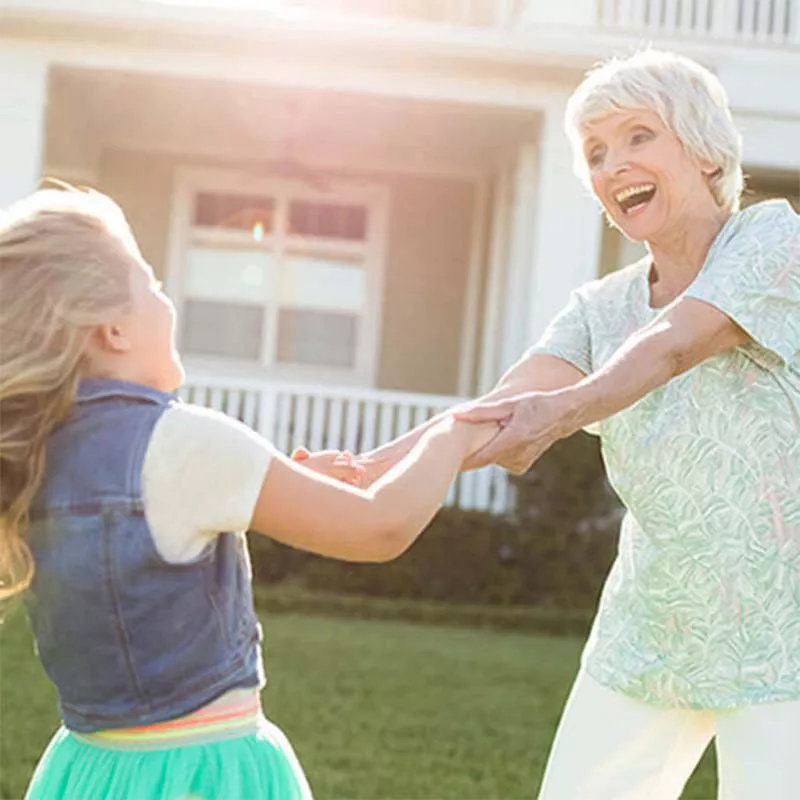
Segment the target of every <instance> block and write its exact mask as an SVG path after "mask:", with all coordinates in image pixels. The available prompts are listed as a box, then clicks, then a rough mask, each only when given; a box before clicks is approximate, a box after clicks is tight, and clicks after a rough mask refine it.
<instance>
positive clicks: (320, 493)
mask: <svg viewBox="0 0 800 800" xmlns="http://www.w3.org/2000/svg"><path fill="white" fill-rule="evenodd" d="M496 433H497V426H496V425H494V424H490V425H482V426H471V425H470V424H468V423H462V422H455V421H454V420H453V419H452V418H451V417H449V418H447V419H445V420H442V421H440V422H439V423H437V424H435V425H433V426H432V427H430V428H429V429H428V430H426V431H425V432H424V433H423V434H422V435H421V436H420V437H419V438H418V441H417V442H416V444H415V445H414V446H413V448H412V449H411V450H410V452H409V453H408V454H407V455H406V456H405V457H404V458H402V459H401V460H400V461H399V462H398V463H397V464H396V465H395V466H394V467H393V468H392V469H390V470H389V471H388V472H387V473H386V474H385V475H383V477H381V478H380V479H379V480H378V481H376V482H375V483H374V484H373V485H372V486H371V487H370V488H369V489H358V488H355V487H352V486H348V485H346V484H343V483H340V482H338V481H335V480H333V479H332V478H329V477H327V476H325V475H321V474H316V473H313V472H311V471H309V470H307V469H304V468H303V467H301V466H298V465H297V464H295V463H293V462H292V461H291V460H290V459H288V458H285V457H284V456H282V455H280V454H276V455H275V457H274V459H273V461H272V463H271V464H270V466H269V469H268V470H267V474H266V477H265V478H264V482H263V485H262V487H261V492H260V494H259V497H258V501H257V502H256V507H255V511H254V513H253V519H252V524H251V529H252V530H255V531H257V532H259V533H263V534H266V535H268V536H270V537H272V538H273V539H275V540H277V541H279V542H283V543H284V544H288V545H291V546H292V547H296V548H298V549H301V550H308V551H309V552H312V553H317V554H318V555H322V556H328V557H331V558H339V559H343V560H345V561H389V560H391V559H393V558H396V557H397V556H399V555H400V554H401V553H402V552H404V551H405V550H406V549H407V548H408V547H409V546H410V545H411V544H412V542H413V541H414V540H415V539H416V538H417V536H419V534H420V533H421V532H422V531H423V530H424V529H425V527H426V526H427V524H428V523H429V522H430V520H431V519H432V517H433V516H434V514H435V513H436V512H437V511H438V510H439V508H440V507H441V505H442V503H443V502H444V500H445V497H446V496H447V491H448V489H449V487H450V484H451V483H452V481H453V479H454V478H455V477H456V475H457V474H458V471H459V469H460V467H461V464H462V462H463V461H464V459H465V458H466V457H467V456H468V455H469V454H470V453H472V452H474V451H475V450H478V449H480V448H481V447H483V446H484V445H485V444H487V443H488V442H489V441H490V440H491V439H492V437H493V436H495V434H496Z"/></svg>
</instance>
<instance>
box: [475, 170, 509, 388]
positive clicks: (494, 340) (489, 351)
mask: <svg viewBox="0 0 800 800" xmlns="http://www.w3.org/2000/svg"><path fill="white" fill-rule="evenodd" d="M510 210H511V187H510V168H509V167H507V166H506V167H503V168H502V169H501V170H500V171H499V172H498V173H497V175H496V176H495V180H494V187H493V191H492V220H491V231H490V247H489V265H488V274H487V280H486V291H485V293H484V312H483V342H482V346H481V358H480V366H479V370H478V392H480V393H483V392H487V391H488V390H489V389H491V387H492V386H493V385H494V384H495V383H496V382H497V380H498V379H499V377H500V374H499V369H498V359H499V352H500V336H501V332H502V331H501V314H503V313H504V309H503V308H502V302H503V298H504V296H505V283H506V272H507V263H508V239H509V229H510Z"/></svg>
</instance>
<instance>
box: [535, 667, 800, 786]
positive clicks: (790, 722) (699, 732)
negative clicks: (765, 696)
mask: <svg viewBox="0 0 800 800" xmlns="http://www.w3.org/2000/svg"><path fill="white" fill-rule="evenodd" d="M714 737H716V748H717V770H718V773H719V795H718V797H719V800H797V798H800V701H791V702H785V703H769V704H763V705H754V706H745V707H742V708H736V709H733V710H730V711H692V710H684V709H670V708H659V707H657V706H651V705H648V704H646V703H641V702H639V701H638V700H633V699H631V698H629V697H626V696H625V695H622V694H619V693H617V692H614V691H612V690H610V689H607V688H606V687H604V686H602V685H601V684H599V683H597V681H595V680H593V679H592V678H590V677H589V676H588V675H586V674H585V673H584V672H581V673H580V674H579V675H578V679H577V680H576V681H575V685H574V686H573V688H572V692H571V694H570V697H569V700H568V701H567V705H566V708H565V709H564V714H563V716H562V718H561V722H560V723H559V726H558V732H557V733H556V738H555V741H554V742H553V748H552V750H551V752H550V759H549V761H548V764H547V769H546V771H545V776H544V781H543V782H542V787H541V790H540V794H539V800H676V798H679V797H680V794H681V791H682V790H683V787H684V784H685V783H686V781H687V780H688V779H689V777H690V776H691V774H692V772H693V771H694V768H695V766H697V762H698V761H699V760H700V757H701V756H702V755H703V751H704V750H705V749H706V747H707V746H708V743H709V742H710V741H711V739H712V738H714Z"/></svg>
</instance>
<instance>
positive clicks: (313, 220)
mask: <svg viewBox="0 0 800 800" xmlns="http://www.w3.org/2000/svg"><path fill="white" fill-rule="evenodd" d="M289 233H292V234H297V235H299V236H317V237H325V238H331V239H346V240H348V241H351V242H363V241H364V240H365V239H366V238H367V209H366V208H364V206H347V205H339V204H335V203H308V202H300V201H298V202H294V203H292V204H291V207H290V208H289Z"/></svg>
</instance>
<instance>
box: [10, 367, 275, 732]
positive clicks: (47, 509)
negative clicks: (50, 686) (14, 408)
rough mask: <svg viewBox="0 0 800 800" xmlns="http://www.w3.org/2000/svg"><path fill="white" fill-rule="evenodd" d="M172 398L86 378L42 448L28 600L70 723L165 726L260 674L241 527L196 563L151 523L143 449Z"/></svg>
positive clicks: (42, 654)
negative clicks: (178, 560) (171, 553)
mask: <svg viewBox="0 0 800 800" xmlns="http://www.w3.org/2000/svg"><path fill="white" fill-rule="evenodd" d="M177 402H180V401H178V400H177V399H176V398H175V397H173V396H172V395H169V394H164V393H162V392H158V391H156V390H154V389H150V388H148V387H146V386H141V385H138V384H134V383H127V382H124V381H116V380H105V379H93V380H88V381H84V382H83V383H82V384H81V385H80V388H79V390H78V398H77V405H76V409H75V413H74V414H73V416H72V417H71V418H70V419H69V421H68V422H67V423H66V424H65V425H63V426H62V427H60V428H58V429H57V430H56V431H55V433H54V434H53V435H52V437H51V438H50V441H49V442H48V445H47V462H46V468H45V478H44V482H43V485H42V487H41V489H40V491H39V492H38V494H37V496H36V498H35V500H34V503H33V505H32V508H31V526H30V530H29V536H28V541H29V544H30V547H31V550H32V552H33V556H34V559H35V561H36V574H35V577H34V580H33V584H32V586H31V588H30V590H29V591H28V593H27V597H26V606H27V609H28V614H29V617H30V620H31V626H32V628H33V633H34V637H35V639H36V647H37V650H38V654H39V658H40V659H41V662H42V665H43V666H44V669H45V671H46V672H47V674H48V676H49V677H50V679H51V680H52V682H53V683H54V684H55V687H56V689H57V691H58V697H59V710H60V712H61V716H62V718H63V720H64V723H65V725H66V726H67V727H68V728H70V729H72V730H75V731H80V732H91V731H97V730H103V729H109V728H120V727H130V726H136V725H147V724H150V723H155V722H162V721H164V720H167V719H172V718H174V717H178V716H181V715H183V714H186V713H189V712H190V711H193V710H195V709H197V708H199V707H201V706H203V705H205V704H206V703H208V702H210V701H211V700H213V699H214V698H215V697H217V696H219V695H220V694H222V693H223V692H225V691H227V690H228V689H232V688H235V687H251V686H261V685H263V683H264V673H263V666H262V662H261V648H260V639H261V629H260V626H259V625H258V622H257V619H256V616H255V612H254V610H253V598H252V587H251V574H250V562H249V557H248V553H247V544H246V540H245V537H244V535H243V534H234V533H222V534H220V535H219V536H218V537H217V538H216V540H215V541H214V543H213V544H212V545H210V546H209V547H208V548H207V549H206V550H205V551H204V552H203V553H202V554H201V555H200V556H199V557H198V558H197V559H196V560H194V561H192V562H190V563H186V564H170V563H168V562H166V561H165V560H164V559H163V558H161V556H160V555H159V553H158V551H157V550H156V547H155V544H154V542H153V539H152V536H151V533H150V528H149V526H148V524H147V520H146V519H145V513H144V503H143V499H142V465H143V462H144V457H145V452H146V450H147V446H148V443H149V442H150V437H151V435H152V433H153V429H154V427H155V425H156V423H157V422H158V420H159V418H160V417H161V415H162V414H163V413H164V411H166V410H167V409H168V408H169V407H170V406H172V405H173V404H175V403H177ZM189 502H191V501H190V500H189Z"/></svg>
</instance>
